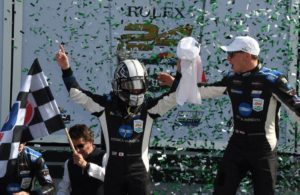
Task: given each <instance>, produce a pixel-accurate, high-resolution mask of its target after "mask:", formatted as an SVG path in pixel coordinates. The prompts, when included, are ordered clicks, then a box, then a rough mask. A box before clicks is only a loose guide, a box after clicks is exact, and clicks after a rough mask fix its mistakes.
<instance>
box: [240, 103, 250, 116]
mask: <svg viewBox="0 0 300 195" xmlns="http://www.w3.org/2000/svg"><path fill="white" fill-rule="evenodd" d="M239 113H240V115H241V116H242V117H248V116H250V115H251V113H252V108H251V105H250V104H248V103H241V104H240V105H239Z"/></svg>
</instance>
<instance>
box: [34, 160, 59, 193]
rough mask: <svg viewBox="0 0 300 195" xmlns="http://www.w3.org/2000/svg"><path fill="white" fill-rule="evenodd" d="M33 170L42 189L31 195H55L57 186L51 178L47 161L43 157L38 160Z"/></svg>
mask: <svg viewBox="0 0 300 195" xmlns="http://www.w3.org/2000/svg"><path fill="white" fill-rule="evenodd" d="M33 169H34V172H35V177H36V178H37V180H38V182H39V184H40V186H41V189H38V190H34V191H31V192H30V194H39V195H41V194H43V195H54V194H55V185H54V182H53V180H52V178H51V176H50V173H49V169H48V167H47V165H46V164H45V160H44V159H43V158H42V157H40V158H38V159H37V161H36V162H35V163H34V164H33Z"/></svg>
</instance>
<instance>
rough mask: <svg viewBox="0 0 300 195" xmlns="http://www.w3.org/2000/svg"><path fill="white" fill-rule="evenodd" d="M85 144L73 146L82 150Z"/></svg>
mask: <svg viewBox="0 0 300 195" xmlns="http://www.w3.org/2000/svg"><path fill="white" fill-rule="evenodd" d="M84 145H85V144H78V145H76V146H74V147H75V148H78V149H82V148H83V147H84Z"/></svg>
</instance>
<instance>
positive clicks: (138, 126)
mask: <svg viewBox="0 0 300 195" xmlns="http://www.w3.org/2000/svg"><path fill="white" fill-rule="evenodd" d="M143 124H144V122H143V121H142V120H139V119H138V120H134V121H133V128H134V131H135V132H136V133H142V132H143Z"/></svg>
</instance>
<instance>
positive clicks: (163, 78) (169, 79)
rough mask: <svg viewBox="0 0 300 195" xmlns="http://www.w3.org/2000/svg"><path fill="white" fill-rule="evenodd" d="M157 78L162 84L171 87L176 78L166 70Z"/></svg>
mask: <svg viewBox="0 0 300 195" xmlns="http://www.w3.org/2000/svg"><path fill="white" fill-rule="evenodd" d="M156 79H157V80H158V83H159V85H160V86H169V87H171V86H172V84H173V81H174V79H175V78H174V77H173V76H171V75H170V74H168V73H166V72H161V73H159V75H158V76H157V78H156Z"/></svg>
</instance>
